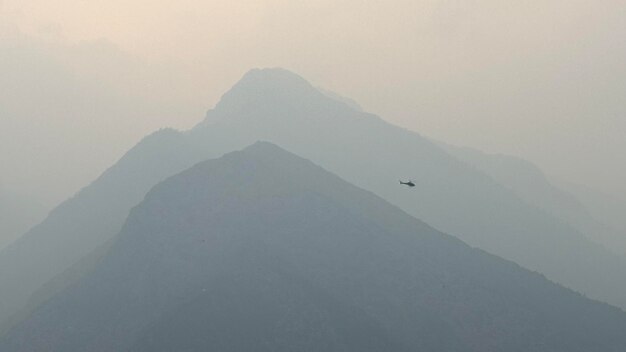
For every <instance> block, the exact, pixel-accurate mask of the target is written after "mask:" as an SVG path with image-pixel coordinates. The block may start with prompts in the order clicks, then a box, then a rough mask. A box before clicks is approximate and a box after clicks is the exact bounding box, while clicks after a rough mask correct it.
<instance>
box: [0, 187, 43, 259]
mask: <svg viewBox="0 0 626 352" xmlns="http://www.w3.org/2000/svg"><path fill="white" fill-rule="evenodd" d="M45 213H46V209H45V207H44V206H43V205H41V204H39V203H37V202H36V201H33V200H31V199H28V198H26V197H23V196H20V195H17V194H14V193H12V192H8V191H5V190H3V189H1V188H0V250H1V249H2V248H4V247H5V246H7V245H8V244H9V243H11V242H13V241H15V240H16V239H17V238H18V237H19V236H20V235H22V234H23V233H24V232H26V231H28V229H30V228H31V227H32V226H34V225H36V224H37V223H38V222H39V221H41V220H43V218H44V217H45Z"/></svg>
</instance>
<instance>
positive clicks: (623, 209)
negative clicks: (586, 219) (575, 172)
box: [560, 182, 626, 248]
mask: <svg viewBox="0 0 626 352" xmlns="http://www.w3.org/2000/svg"><path fill="white" fill-rule="evenodd" d="M560 185H562V186H563V188H565V189H567V190H568V191H569V192H570V193H571V194H573V195H574V196H575V197H576V198H577V199H579V200H580V202H581V203H582V204H584V205H585V207H587V209H589V211H590V212H591V214H592V215H593V216H594V217H596V218H597V219H599V220H600V221H602V222H603V223H605V224H607V225H608V226H610V227H612V228H614V229H616V230H618V231H619V232H620V233H622V234H624V236H626V218H624V214H626V198H624V197H622V196H621V195H620V194H619V193H618V192H615V193H612V194H607V193H606V192H603V191H598V190H596V189H593V188H591V187H587V186H581V185H577V184H572V183H569V182H561V183H560ZM622 248H623V247H622Z"/></svg>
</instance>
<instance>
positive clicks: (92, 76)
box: [0, 0, 626, 203]
mask: <svg viewBox="0 0 626 352" xmlns="http://www.w3.org/2000/svg"><path fill="white" fill-rule="evenodd" d="M0 6H1V7H0V8H1V10H0V11H1V15H0V31H1V36H0V38H1V39H0V43H1V44H0V45H1V50H2V51H1V54H2V55H1V56H0V60H1V61H0V70H1V71H2V80H1V81H0V89H1V91H2V94H1V95H2V98H1V99H2V104H1V105H0V106H1V109H2V110H1V111H0V131H1V132H0V133H1V135H0V143H1V144H0V147H1V148H2V150H3V153H2V155H1V158H2V159H1V160H0V162H1V164H2V165H3V167H2V170H3V172H2V175H1V176H0V181H1V182H2V183H4V184H5V185H6V186H7V187H9V188H13V189H17V190H19V191H26V192H29V193H35V194H34V195H35V196H37V197H39V198H42V199H43V200H45V201H47V202H52V203H55V202H58V201H60V200H62V199H64V198H65V197H66V196H67V195H68V194H71V193H73V192H74V191H76V190H78V189H79V188H80V187H81V186H83V185H85V184H86V183H88V182H89V181H90V180H92V179H93V178H94V177H95V176H96V175H98V174H99V173H100V172H101V171H102V170H103V169H104V168H105V167H106V166H108V165H110V164H112V163H113V162H114V161H115V160H116V159H117V158H118V157H119V156H120V155H121V153H122V152H123V151H124V150H126V149H128V147H130V146H131V145H133V144H134V143H135V142H136V141H137V140H138V139H139V138H140V137H141V136H143V135H145V134H146V133H147V132H148V131H151V130H155V129H157V128H159V127H163V126H173V127H176V128H187V127H189V126H191V125H193V124H194V123H195V122H198V121H199V120H200V119H201V117H202V115H203V113H204V110H206V109H208V108H210V107H211V106H213V105H214V104H215V102H216V101H217V100H218V99H219V96H220V95H221V93H222V92H224V91H225V90H226V89H227V88H228V87H230V86H231V85H232V84H233V83H234V82H235V81H236V80H237V79H238V78H239V77H240V76H241V75H242V74H243V73H244V72H246V71H247V70H248V69H250V68H253V67H265V66H269V67H275V66H280V67H285V68H288V69H292V70H294V71H296V72H298V73H300V74H302V75H303V76H305V77H307V78H308V79H310V80H311V81H313V82H314V83H315V84H318V85H320V86H323V87H325V88H327V89H330V90H333V91H336V92H339V93H341V94H343V95H346V96H349V97H352V98H354V99H356V100H357V101H359V102H360V103H361V104H362V105H363V106H364V107H365V109H366V110H368V111H371V112H374V113H377V114H379V115H381V116H383V117H384V118H385V119H387V120H389V121H392V122H394V123H397V124H399V125H402V126H405V127H407V128H409V129H412V130H416V131H419V132H421V133H424V134H426V135H428V136H430V137H433V138H437V139H440V140H444V141H447V142H450V143H453V144H460V145H467V146H472V147H476V148H478V149H482V150H485V151H489V152H498V153H505V154H513V155H518V156H521V157H524V158H527V159H530V160H531V161H533V162H536V163H538V164H539V165H540V166H541V167H542V168H543V169H545V170H546V171H547V172H548V173H549V174H550V175H551V176H553V177H554V178H556V179H557V180H563V181H568V182H573V183H578V184H584V185H586V186H590V187H592V188H598V189H601V190H603V191H605V192H609V193H615V192H620V193H622V194H626V185H625V184H624V182H623V181H622V180H623V179H626V153H620V151H623V150H626V138H623V135H624V131H626V122H625V121H626V119H625V118H624V116H625V113H626V106H625V105H626V104H625V103H624V101H623V96H624V94H625V93H626V72H625V70H626V69H625V68H624V65H623V62H625V61H626V44H625V43H624V41H623V40H622V39H623V38H624V36H625V35H626V25H625V24H624V21H623V18H624V16H625V15H626V13H625V11H626V4H624V2H622V1H598V2H589V1H566V0H557V1H528V2H515V1H497V0H482V1H451V0H450V1H396V2H394V3H393V4H389V3H388V2H383V1H367V2H363V1H343V2H336V1H317V2H314V3H313V2H293V1H275V0H269V1H239V2H234V3H233V2H229V1H190V0H185V1H181V2H178V3H177V4H176V5H175V6H174V5H172V4H171V3H170V2H165V1H156V2H155V1H107V2H84V1H71V0H60V1H55V2H49V1H43V0H19V1H18V0H5V1H3V2H0ZM73 165H80V166H81V167H80V168H79V170H78V172H76V168H74V167H70V166H73ZM70 170H71V171H70Z"/></svg>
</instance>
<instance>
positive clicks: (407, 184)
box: [400, 180, 415, 187]
mask: <svg viewBox="0 0 626 352" xmlns="http://www.w3.org/2000/svg"><path fill="white" fill-rule="evenodd" d="M400 184H401V185H406V186H409V187H415V183H413V181H411V180H409V181H408V182H402V181H400Z"/></svg>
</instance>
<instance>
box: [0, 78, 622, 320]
mask: <svg viewBox="0 0 626 352" xmlns="http://www.w3.org/2000/svg"><path fill="white" fill-rule="evenodd" d="M257 140H267V141H270V142H274V143H277V144H278V145H281V146H283V147H285V148H287V149H289V150H291V151H293V152H294V153H296V154H298V155H301V156H303V157H305V158H307V159H310V160H312V161H313V162H315V163H317V164H319V165H322V166H323V167H324V168H326V169H328V170H330V171H332V172H333V173H335V174H338V175H339V176H340V177H342V178H344V179H346V180H347V181H349V182H351V183H353V184H355V185H357V186H359V187H361V188H364V189H367V190H369V191H372V192H374V193H376V194H378V195H379V196H381V197H383V198H384V199H386V200H388V201H390V202H391V203H393V204H395V205H397V206H399V207H400V208H402V209H403V210H405V211H407V212H408V213H410V214H411V215H413V216H415V217H417V218H420V219H422V220H424V221H426V222H428V223H429V224H431V225H433V226H434V227H436V228H438V229H441V230H443V231H445V232H447V233H451V234H453V235H455V236H457V237H459V238H461V239H462V240H464V241H465V242H467V243H468V244H470V245H473V246H478V247H480V248H482V249H485V250H487V251H489V252H491V253H494V254H496V255H499V256H502V257H504V258H506V259H509V260H513V261H515V262H517V263H519V264H521V265H522V266H524V267H526V268H529V269H531V270H537V271H540V272H541V273H543V274H546V275H547V276H548V278H550V279H551V280H555V281H557V282H559V283H561V284H563V285H565V286H567V287H571V288H574V289H576V290H579V291H581V292H584V293H585V294H587V295H588V296H590V297H592V298H598V299H601V300H604V301H607V302H609V303H612V304H616V305H620V306H622V307H626V260H624V258H622V257H619V256H617V255H613V254H612V253H610V252H609V251H607V250H605V249H604V248H602V247H601V246H598V245H596V244H594V243H592V242H591V241H589V240H588V239H586V238H585V236H583V235H582V234H581V233H579V232H578V231H576V230H575V229H573V228H572V227H571V226H568V225H567V224H564V223H563V222H562V221H560V220H559V219H557V218H555V217H553V216H551V215H549V214H547V213H546V212H545V211H543V210H541V209H538V208H537V207H534V206H532V205H530V204H528V203H527V202H525V201H523V200H522V199H520V197H518V196H517V195H516V194H515V193H514V192H513V191H511V190H510V189H508V188H506V187H504V186H502V185H500V184H499V183H498V182H496V181H495V180H494V179H493V178H491V177H489V176H488V175H486V174H484V173H483V172H481V171H480V170H478V169H477V168H475V167H472V166H471V165H468V164H466V163H464V162H462V161H459V160H458V159H457V158H455V157H453V156H451V155H450V154H449V153H447V152H445V151H444V150H443V149H442V148H440V147H439V146H437V145H435V144H434V143H432V142H430V141H429V140H427V139H426V138H423V137H421V136H420V135H419V134H416V133H413V132H410V131H407V130H404V129H401V128H398V127H396V126H393V125H391V124H388V123H386V122H384V121H383V120H381V119H380V118H378V117H376V116H374V115H371V114H367V113H363V112H360V111H357V110H354V109H352V108H351V107H350V106H348V105H346V104H345V103H343V102H341V101H338V100H334V99H332V98H329V97H328V96H327V95H326V94H324V93H321V92H320V91H319V90H317V89H315V88H314V87H312V86H311V85H310V84H309V83H308V82H307V81H306V80H304V79H302V78H301V77H299V76H297V75H295V74H293V73H291V72H288V71H285V70H280V69H266V70H252V71H250V72H249V73H247V74H246V75H245V76H244V77H243V78H242V79H241V81H240V82H239V83H237V84H236V85H235V86H234V87H233V88H232V89H231V90H230V91H229V92H227V93H226V94H225V95H224V96H223V97H222V99H221V101H220V102H219V103H218V104H217V106H216V107H215V108H214V109H213V110H211V111H209V113H208V114H207V118H206V120H205V121H204V122H203V123H201V124H199V125H198V126H196V127H195V128H194V129H192V130H190V131H187V132H176V131H173V130H162V131H159V132H157V133H154V134H153V135H151V136H148V137H146V138H145V139H144V140H143V141H141V142H140V143H139V144H138V145H137V146H136V147H134V148H133V149H132V150H130V151H129V152H128V153H127V154H126V155H125V156H124V157H123V158H122V159H121V160H120V161H119V162H118V163H116V164H115V165H114V166H112V167H111V168H110V169H109V170H107V171H106V172H105V173H104V174H103V175H102V176H101V177H100V178H98V179H97V180H96V181H94V182H93V183H92V184H91V185H90V186H88V187H86V188H85V189H83V190H82V191H81V192H79V194H77V195H76V196H75V197H74V198H72V199H70V200H68V201H66V202H65V203H63V204H62V205H61V206H59V207H58V208H57V209H55V210H54V211H53V212H52V213H51V214H50V216H49V217H48V218H47V219H46V220H45V221H44V222H43V223H42V224H40V225H39V226H37V227H36V228H34V229H33V230H32V231H30V232H29V233H27V234H26V235H25V236H23V237H22V238H21V239H20V240H19V241H18V242H17V243H15V244H14V245H12V246H10V247H8V248H6V249H5V250H4V251H2V252H0V321H1V322H4V323H5V324H7V323H11V321H10V320H9V318H10V317H15V314H18V313H19V315H18V316H17V318H19V317H20V316H22V315H23V314H26V313H27V312H24V311H21V310H22V309H23V308H24V307H26V305H27V303H28V302H29V299H30V298H31V296H32V295H33V294H35V293H36V294H35V296H32V297H35V298H33V299H34V301H32V300H31V303H30V305H29V306H30V307H34V306H36V303H38V302H40V301H44V300H45V297H47V295H48V294H49V293H48V289H43V290H42V287H43V286H44V284H45V283H47V282H49V281H50V280H52V279H53V278H55V277H56V276H57V275H58V274H60V273H62V272H66V271H67V270H68V269H69V268H71V267H72V266H73V265H76V263H77V262H78V261H79V260H80V259H81V258H83V257H85V256H87V255H88V254H89V253H91V252H92V251H94V250H95V249H96V248H99V247H101V246H102V245H104V244H106V243H108V241H110V240H111V239H112V238H113V237H114V236H115V235H116V234H117V233H118V232H119V230H120V228H121V226H122V224H123V222H124V219H125V218H126V217H127V215H128V211H129V210H130V209H131V207H133V206H135V205H136V204H138V203H139V202H140V201H141V199H142V198H143V196H144V195H145V194H146V192H147V191H148V190H149V189H150V188H151V187H152V186H154V185H155V184H157V183H158V182H160V181H162V180H163V179H165V178H166V177H169V176H171V175H173V174H175V173H177V172H180V171H182V170H184V169H186V168H188V167H190V166H192V165H193V164H195V163H197V162H200V161H202V160H206V159H209V158H215V157H218V156H221V155H223V154H224V153H227V152H230V151H233V150H238V149H241V148H243V147H245V146H247V145H250V144H251V143H254V142H255V141H257ZM399 178H411V179H412V180H413V181H415V183H416V187H414V188H412V189H410V190H409V189H406V188H405V187H400V185H398V179H399ZM70 272H71V273H76V272H79V273H80V272H82V271H81V270H70ZM74 279H75V277H74V275H70V274H67V275H64V276H63V280H55V284H54V285H53V286H54V287H55V289H53V290H50V292H56V290H58V289H59V287H62V286H63V285H65V284H67V283H70V282H72V281H73V280H74ZM33 302H34V303H33Z"/></svg>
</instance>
